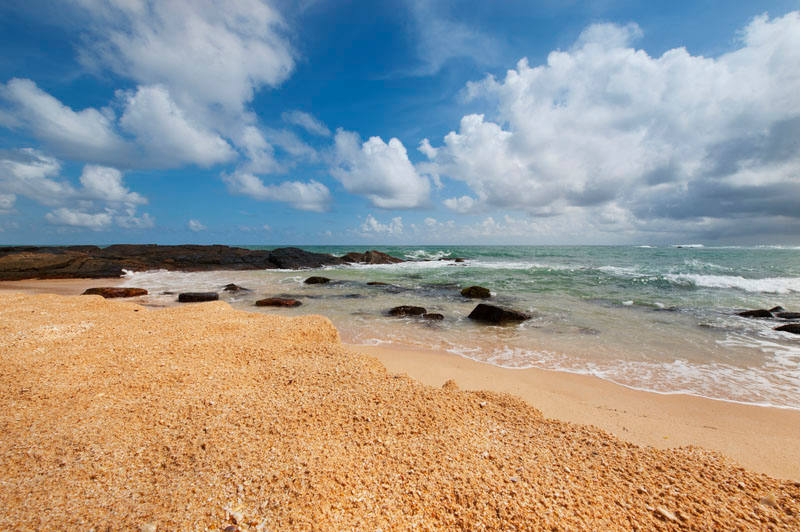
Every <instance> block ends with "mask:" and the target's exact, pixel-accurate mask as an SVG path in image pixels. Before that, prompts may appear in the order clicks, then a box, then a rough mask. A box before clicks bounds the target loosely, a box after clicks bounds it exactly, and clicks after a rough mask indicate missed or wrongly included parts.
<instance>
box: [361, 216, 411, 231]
mask: <svg viewBox="0 0 800 532" xmlns="http://www.w3.org/2000/svg"><path fill="white" fill-rule="evenodd" d="M402 232H403V218H402V217H401V216H397V217H395V218H392V221H391V222H389V223H387V224H383V223H380V222H379V221H378V220H376V219H375V217H374V216H372V215H371V214H368V215H367V217H366V218H365V219H364V223H362V224H361V233H362V234H364V235H370V234H387V235H399V234H401V233H402Z"/></svg>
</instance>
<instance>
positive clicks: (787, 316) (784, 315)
mask: <svg viewBox="0 0 800 532" xmlns="http://www.w3.org/2000/svg"><path fill="white" fill-rule="evenodd" d="M775 316H776V317H778V318H781V319H782V320H800V312H778V313H777V314H775Z"/></svg>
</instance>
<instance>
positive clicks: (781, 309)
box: [769, 305, 786, 312]
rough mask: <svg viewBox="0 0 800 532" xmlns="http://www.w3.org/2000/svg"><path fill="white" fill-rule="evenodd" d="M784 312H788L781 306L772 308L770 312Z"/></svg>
mask: <svg viewBox="0 0 800 532" xmlns="http://www.w3.org/2000/svg"><path fill="white" fill-rule="evenodd" d="M784 310H786V309H785V308H783V307H782V306H780V305H778V306H777V307H772V308H771V309H769V311H770V312H783V311H784Z"/></svg>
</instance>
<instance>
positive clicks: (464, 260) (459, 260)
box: [453, 257, 467, 262]
mask: <svg viewBox="0 0 800 532" xmlns="http://www.w3.org/2000/svg"><path fill="white" fill-rule="evenodd" d="M453 262H467V261H466V259H462V258H461V257H456V258H454V259H453Z"/></svg>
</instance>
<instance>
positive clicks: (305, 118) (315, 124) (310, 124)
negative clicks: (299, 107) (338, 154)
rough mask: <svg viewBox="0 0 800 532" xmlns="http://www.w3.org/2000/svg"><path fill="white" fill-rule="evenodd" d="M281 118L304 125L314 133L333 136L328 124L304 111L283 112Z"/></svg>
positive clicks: (303, 126)
mask: <svg viewBox="0 0 800 532" xmlns="http://www.w3.org/2000/svg"><path fill="white" fill-rule="evenodd" d="M281 118H282V119H283V121H284V122H288V123H289V124H294V125H296V126H300V127H302V128H303V129H305V130H306V131H308V132H309V133H311V134H312V135H319V136H321V137H330V136H331V130H330V129H328V126H326V125H325V124H323V123H322V122H320V121H319V120H317V119H316V118H314V117H313V116H311V115H310V114H308V113H304V112H303V111H287V112H285V113H283V114H281Z"/></svg>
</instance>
